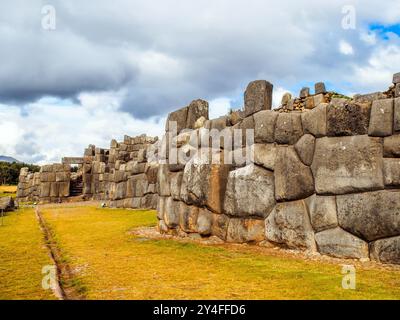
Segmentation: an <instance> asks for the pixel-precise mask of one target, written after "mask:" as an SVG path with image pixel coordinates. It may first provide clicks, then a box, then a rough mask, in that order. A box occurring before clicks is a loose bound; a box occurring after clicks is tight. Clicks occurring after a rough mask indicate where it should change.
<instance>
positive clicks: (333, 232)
mask: <svg viewBox="0 0 400 320" xmlns="http://www.w3.org/2000/svg"><path fill="white" fill-rule="evenodd" d="M315 241H316V243H317V247H318V251H319V252H320V253H322V254H326V255H330V256H333V257H337V258H350V259H361V258H368V257H369V251H368V243H367V242H365V241H363V240H361V239H359V238H357V237H356V236H354V235H352V234H350V233H348V232H346V231H344V230H343V229H341V228H339V227H337V228H334V229H329V230H325V231H322V232H318V233H317V234H315Z"/></svg>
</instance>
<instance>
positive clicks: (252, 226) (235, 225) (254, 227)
mask: <svg viewBox="0 0 400 320" xmlns="http://www.w3.org/2000/svg"><path fill="white" fill-rule="evenodd" d="M264 239H265V223H264V220H255V219H235V218H232V219H230V220H229V226H228V233H227V241H228V242H235V243H246V242H261V241H263V240H264Z"/></svg>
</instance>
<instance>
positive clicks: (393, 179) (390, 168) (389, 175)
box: [383, 158, 400, 187]
mask: <svg viewBox="0 0 400 320" xmlns="http://www.w3.org/2000/svg"><path fill="white" fill-rule="evenodd" d="M383 177H384V179H385V186H393V187H394V186H400V159H398V158H397V159H396V158H393V159H392V158H385V159H383Z"/></svg>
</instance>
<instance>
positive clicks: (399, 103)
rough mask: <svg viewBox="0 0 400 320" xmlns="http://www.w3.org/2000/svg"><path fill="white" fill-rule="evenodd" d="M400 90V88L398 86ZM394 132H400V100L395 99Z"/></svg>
mask: <svg viewBox="0 0 400 320" xmlns="http://www.w3.org/2000/svg"><path fill="white" fill-rule="evenodd" d="M398 87H399V88H400V86H398ZM393 117H394V120H393V121H394V123H393V129H394V131H400V98H396V99H394V116H393Z"/></svg>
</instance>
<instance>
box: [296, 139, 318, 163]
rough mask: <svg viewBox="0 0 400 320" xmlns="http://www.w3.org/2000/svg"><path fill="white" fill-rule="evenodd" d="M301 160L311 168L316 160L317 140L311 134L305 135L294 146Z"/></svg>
mask: <svg viewBox="0 0 400 320" xmlns="http://www.w3.org/2000/svg"><path fill="white" fill-rule="evenodd" d="M294 148H295V150H296V151H297V154H298V156H299V158H300V160H301V161H302V162H303V163H304V164H305V165H307V166H310V165H311V163H312V161H313V158H314V149H315V138H314V137H313V136H312V135H311V134H305V135H304V136H302V137H301V138H300V140H299V141H297V143H296V144H295V145H294Z"/></svg>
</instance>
